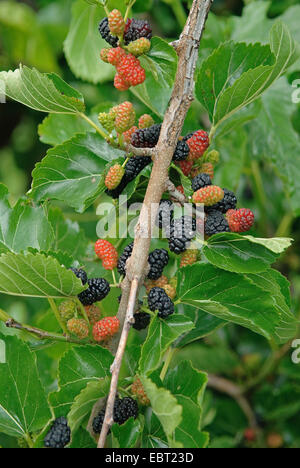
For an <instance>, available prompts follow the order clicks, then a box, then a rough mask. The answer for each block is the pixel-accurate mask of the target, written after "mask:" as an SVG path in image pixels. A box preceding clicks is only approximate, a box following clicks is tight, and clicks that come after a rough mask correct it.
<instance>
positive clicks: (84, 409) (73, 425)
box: [68, 377, 109, 434]
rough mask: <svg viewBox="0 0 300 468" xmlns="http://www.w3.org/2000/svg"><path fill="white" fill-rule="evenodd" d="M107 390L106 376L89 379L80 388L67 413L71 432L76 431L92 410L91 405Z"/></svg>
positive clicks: (107, 381)
mask: <svg viewBox="0 0 300 468" xmlns="http://www.w3.org/2000/svg"><path fill="white" fill-rule="evenodd" d="M108 391H109V379H108V377H105V378H102V379H98V380H91V381H90V382H88V384H87V385H86V387H85V388H84V389H83V390H81V392H80V393H79V395H77V396H76V397H75V399H74V403H73V404H72V407H71V410H70V412H69V414H68V422H69V426H70V429H71V432H72V434H73V432H76V431H77V429H78V428H79V427H80V425H81V423H82V422H83V421H84V420H85V418H86V417H87V416H89V415H90V414H91V412H92V409H93V406H94V405H95V403H96V402H97V401H98V400H99V399H100V398H103V397H105V396H106V395H107V394H108Z"/></svg>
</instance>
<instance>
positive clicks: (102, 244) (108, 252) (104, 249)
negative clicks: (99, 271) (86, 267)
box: [95, 239, 118, 270]
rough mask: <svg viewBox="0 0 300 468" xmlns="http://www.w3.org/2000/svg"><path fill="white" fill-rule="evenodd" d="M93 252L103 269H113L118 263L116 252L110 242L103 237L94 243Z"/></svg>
mask: <svg viewBox="0 0 300 468" xmlns="http://www.w3.org/2000/svg"><path fill="white" fill-rule="evenodd" d="M95 253H96V255H97V257H98V258H100V260H102V266H103V268H105V270H113V269H114V268H116V266H117V263H118V252H117V250H116V248H115V247H114V246H113V245H112V243H111V242H109V241H107V240H105V239H98V240H97V242H96V243H95Z"/></svg>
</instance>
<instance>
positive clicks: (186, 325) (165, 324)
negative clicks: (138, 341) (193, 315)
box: [139, 314, 194, 374]
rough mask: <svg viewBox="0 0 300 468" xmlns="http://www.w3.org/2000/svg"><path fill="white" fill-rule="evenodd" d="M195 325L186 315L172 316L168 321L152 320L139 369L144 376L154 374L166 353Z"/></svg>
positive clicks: (156, 318)
mask: <svg viewBox="0 0 300 468" xmlns="http://www.w3.org/2000/svg"><path fill="white" fill-rule="evenodd" d="M193 326H194V325H193V323H192V322H191V321H190V320H189V319H188V318H187V317H185V316H184V315H175V314H174V315H171V316H170V317H169V318H168V319H167V320H163V319H160V318H158V317H155V318H154V319H152V321H151V323H150V325H149V328H148V335H147V338H146V341H145V342H144V344H143V346H142V352H141V358H140V361H139V369H140V372H141V373H142V374H149V373H151V372H153V371H154V370H155V369H157V367H158V366H159V365H160V363H161V360H162V358H163V355H164V353H165V352H166V351H167V349H168V347H169V346H170V345H171V344H172V343H174V341H175V340H176V339H177V338H179V337H180V335H182V334H183V333H186V332H188V331H190V330H191V329H192V328H193Z"/></svg>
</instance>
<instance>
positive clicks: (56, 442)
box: [44, 416, 71, 448]
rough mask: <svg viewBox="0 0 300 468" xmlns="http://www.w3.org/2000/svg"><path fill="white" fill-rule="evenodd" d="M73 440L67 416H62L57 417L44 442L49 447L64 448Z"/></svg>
mask: <svg viewBox="0 0 300 468" xmlns="http://www.w3.org/2000/svg"><path fill="white" fill-rule="evenodd" d="M70 440H71V430H70V428H69V426H68V421H67V420H66V418H64V417H63V416H61V417H60V418H57V419H55V421H54V422H53V424H52V426H51V429H50V431H49V432H48V434H47V435H46V437H45V438H44V444H45V447H47V448H64V447H65V446H66V445H67V444H68V443H69V442H70Z"/></svg>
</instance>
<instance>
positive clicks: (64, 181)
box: [32, 133, 124, 212]
mask: <svg viewBox="0 0 300 468" xmlns="http://www.w3.org/2000/svg"><path fill="white" fill-rule="evenodd" d="M123 154H124V153H123V152H121V151H119V150H117V149H114V148H112V147H111V146H109V145H108V144H107V143H106V141H104V140H103V139H102V138H101V137H100V136H99V135H96V134H92V133H88V134H86V135H77V136H75V137H74V138H72V139H71V140H69V141H67V142H65V143H64V144H62V145H59V146H56V147H55V148H52V149H50V150H49V151H48V152H47V155H46V156H45V158H44V159H43V160H42V162H40V163H38V164H37V165H36V167H35V169H34V171H33V173H32V175H33V186H32V193H33V197H34V198H35V200H37V201H41V200H45V199H48V198H51V199H55V200H61V201H63V202H65V203H67V204H68V205H69V206H72V207H73V208H75V209H76V210H78V211H81V212H82V211H84V210H85V209H86V208H87V207H88V206H90V205H91V204H92V203H93V202H94V200H95V199H96V198H97V197H98V195H100V194H101V193H103V192H104V189H105V185H104V171H105V168H106V164H107V162H109V161H113V160H114V159H116V158H118V157H121V156H122V155H123Z"/></svg>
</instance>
